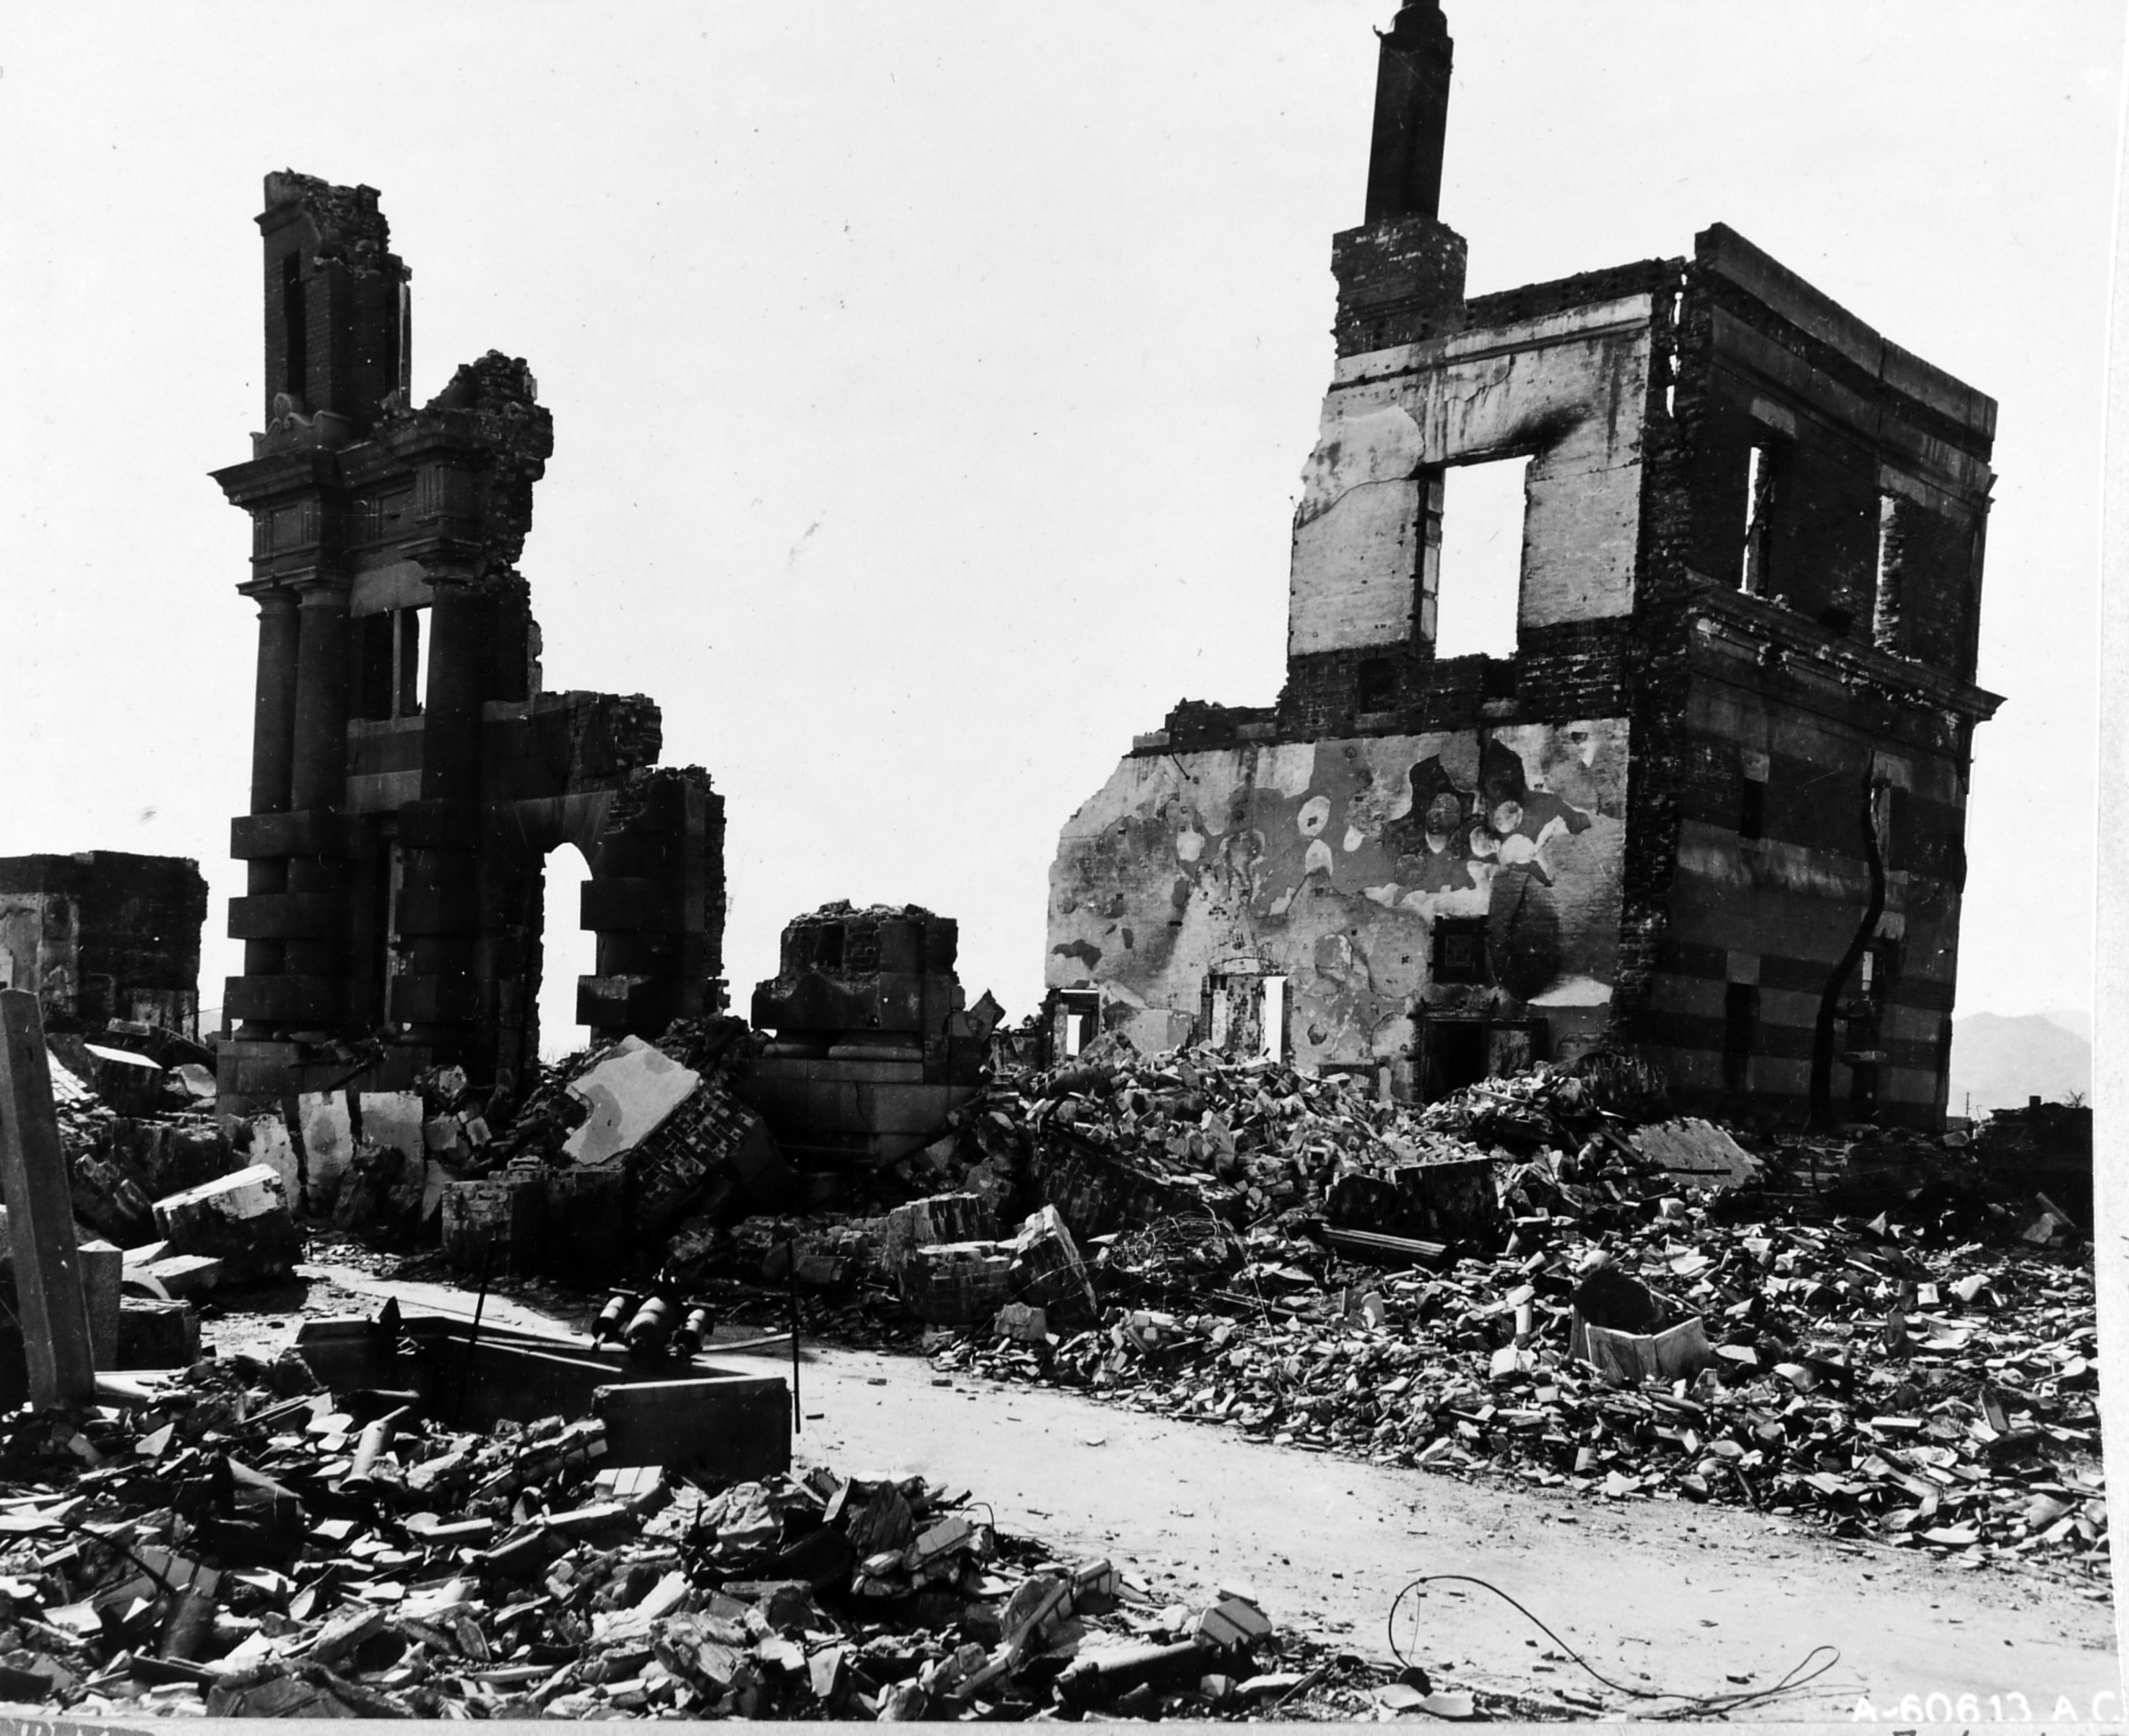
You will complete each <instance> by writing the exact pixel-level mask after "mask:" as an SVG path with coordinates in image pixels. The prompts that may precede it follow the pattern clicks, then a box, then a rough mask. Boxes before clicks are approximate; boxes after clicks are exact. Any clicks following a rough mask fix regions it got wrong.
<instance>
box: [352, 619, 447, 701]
mask: <svg viewBox="0 0 2129 1736" xmlns="http://www.w3.org/2000/svg"><path fill="white" fill-rule="evenodd" d="M355 632H356V635H358V637H357V640H356V646H355V650H356V668H355V716H358V717H367V718H373V719H378V720H383V719H387V718H393V717H419V716H421V715H422V692H423V691H424V690H425V689H426V687H427V685H428V679H429V668H428V659H427V655H426V651H427V648H426V645H425V644H423V642H422V641H423V639H424V637H425V635H423V633H422V611H421V610H419V609H387V610H384V611H382V612H380V613H379V614H375V615H363V616H357V617H356V619H355Z"/></svg>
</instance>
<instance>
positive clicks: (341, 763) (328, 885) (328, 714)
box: [283, 573, 350, 977]
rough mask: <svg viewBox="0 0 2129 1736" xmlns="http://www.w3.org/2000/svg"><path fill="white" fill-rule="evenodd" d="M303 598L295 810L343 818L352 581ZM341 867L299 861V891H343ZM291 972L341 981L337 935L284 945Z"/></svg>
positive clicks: (318, 586)
mask: <svg viewBox="0 0 2129 1736" xmlns="http://www.w3.org/2000/svg"><path fill="white" fill-rule="evenodd" d="M297 589H298V592H299V593H300V594H301V596H302V608H301V610H300V611H298V612H299V615H300V617H301V625H299V627H298V632H297V654H296V706H295V730H294V743H295V746H294V753H293V763H292V765H291V768H290V773H289V801H290V805H291V806H293V808H294V809H295V810H296V811H298V812H299V813H312V812H319V811H323V812H328V813H331V812H337V811H338V810H339V808H340V806H341V802H342V801H343V800H344V799H345V795H346V787H347V635H348V625H347V600H348V592H349V589H350V584H349V581H348V580H347V579H346V578H344V577H343V576H341V574H338V573H313V574H312V575H311V576H309V577H308V578H304V579H302V580H300V581H298V585H297ZM340 888H341V864H340V863H339V861H338V860H337V859H336V858H333V857H330V856H295V857H291V858H289V862H288V890H289V891H290V892H337V891H339V890H340ZM283 944H284V945H285V947H286V949H287V950H286V954H285V962H284V965H283V968H284V969H285V970H286V971H287V973H288V975H290V976H292V977H334V976H337V975H338V974H339V972H340V950H341V949H340V943H339V938H338V936H337V935H311V936H308V937H307V938H305V939H289V940H288V941H286V942H285V943H283Z"/></svg>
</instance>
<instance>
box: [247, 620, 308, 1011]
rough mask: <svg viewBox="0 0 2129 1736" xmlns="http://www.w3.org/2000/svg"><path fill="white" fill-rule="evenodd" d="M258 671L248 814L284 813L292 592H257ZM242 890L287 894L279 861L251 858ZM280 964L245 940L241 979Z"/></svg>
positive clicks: (289, 756)
mask: <svg viewBox="0 0 2129 1736" xmlns="http://www.w3.org/2000/svg"><path fill="white" fill-rule="evenodd" d="M254 595H255V601H256V602H258V605H259V669H258V675H257V679H256V685H255V687H254V690H253V697H252V706H251V811H252V812H253V813H255V814H284V813H286V812H287V811H288V793H289V782H288V777H289V772H290V769H291V764H292V762H293V757H294V753H295V739H296V639H297V622H296V615H297V611H296V598H295V594H294V593H293V592H289V591H283V590H279V589H273V590H264V591H260V592H255V593H254ZM244 889H245V892H247V893H251V894H260V893H265V894H274V893H279V892H286V891H288V861H287V859H286V858H283V857H254V858H251V859H250V861H249V862H247V863H245V869H244ZM282 967H283V943H282V942H280V941H279V940H246V941H245V943H244V974H245V976H247V977H278V976H279V975H280V974H281V971H282ZM241 1034H243V1035H245V1036H247V1037H260V1036H264V1035H265V1034H267V1031H266V1028H265V1027H264V1026H263V1025H259V1024H257V1023H256V1022H255V1021H246V1023H245V1025H244V1027H243V1030H242V1032H241Z"/></svg>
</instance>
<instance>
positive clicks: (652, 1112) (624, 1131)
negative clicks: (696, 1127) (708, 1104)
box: [562, 1037, 703, 1163]
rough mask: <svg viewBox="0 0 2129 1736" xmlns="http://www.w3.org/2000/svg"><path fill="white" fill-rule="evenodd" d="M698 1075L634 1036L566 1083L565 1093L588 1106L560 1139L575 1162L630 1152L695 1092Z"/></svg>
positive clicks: (564, 1149) (699, 1081) (698, 1079)
mask: <svg viewBox="0 0 2129 1736" xmlns="http://www.w3.org/2000/svg"><path fill="white" fill-rule="evenodd" d="M702 1082H703V1076H702V1075H701V1074H700V1073H697V1072H695V1070H694V1069H693V1068H688V1067H683V1066H681V1065H680V1063H679V1062H677V1061H675V1060H674V1059H673V1058H672V1057H670V1056H669V1055H667V1054H664V1053H661V1052H660V1051H659V1050H658V1049H653V1048H652V1047H651V1046H650V1044H648V1043H645V1042H643V1041H642V1040H641V1039H638V1038H634V1037H631V1038H626V1039H623V1040H622V1045H621V1048H620V1050H619V1052H618V1053H615V1054H612V1055H610V1056H608V1057H607V1058H606V1059H605V1060H603V1061H602V1062H600V1063H599V1064H598V1066H596V1067H594V1068H592V1069H591V1070H590V1071H589V1072H588V1073H583V1074H581V1075H579V1077H577V1078H575V1079H573V1080H571V1081H570V1082H569V1095H570V1096H574V1097H577V1098H580V1099H581V1100H582V1101H583V1102H585V1103H586V1104H588V1106H590V1111H591V1112H590V1114H589V1115H587V1116H586V1117H585V1119H584V1122H583V1125H582V1126H580V1127H579V1128H578V1129H577V1130H576V1131H575V1132H574V1133H573V1134H570V1135H569V1138H568V1139H565V1140H564V1141H563V1142H562V1149H563V1151H564V1153H565V1154H567V1155H568V1156H569V1158H571V1159H572V1160H574V1162H576V1163H604V1162H606V1161H607V1159H608V1158H613V1157H617V1156H618V1155H620V1154H621V1153H622V1152H625V1151H633V1150H634V1149H636V1147H637V1146H639V1145H641V1144H642V1143H643V1142H644V1141H645V1139H649V1138H650V1135H651V1134H654V1133H655V1132H657V1131H658V1130H659V1129H660V1127H661V1126H663V1125H664V1122H665V1118H666V1117H667V1116H668V1115H671V1114H672V1113H673V1111H674V1110H676V1109H678V1108H679V1106H681V1105H682V1104H683V1103H684V1102H686V1101H688V1098H690V1097H692V1096H694V1094H695V1090H696V1087H698V1086H699V1085H700V1084H701V1083H702Z"/></svg>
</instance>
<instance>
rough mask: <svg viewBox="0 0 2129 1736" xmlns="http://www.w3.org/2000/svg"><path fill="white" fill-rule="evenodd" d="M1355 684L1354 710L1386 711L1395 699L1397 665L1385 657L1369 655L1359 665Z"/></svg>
mask: <svg viewBox="0 0 2129 1736" xmlns="http://www.w3.org/2000/svg"><path fill="white" fill-rule="evenodd" d="M1396 699H1397V665H1396V664H1394V663H1392V662H1391V661H1390V660H1389V659H1388V658H1386V657H1370V658H1369V659H1368V660H1367V661H1366V662H1365V663H1362V664H1361V665H1360V673H1359V677H1358V679H1357V681H1356V682H1355V695H1354V706H1355V709H1356V710H1358V711H1388V709H1389V707H1390V706H1391V705H1392V704H1393V703H1394V702H1395V701H1396Z"/></svg>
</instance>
